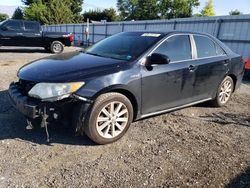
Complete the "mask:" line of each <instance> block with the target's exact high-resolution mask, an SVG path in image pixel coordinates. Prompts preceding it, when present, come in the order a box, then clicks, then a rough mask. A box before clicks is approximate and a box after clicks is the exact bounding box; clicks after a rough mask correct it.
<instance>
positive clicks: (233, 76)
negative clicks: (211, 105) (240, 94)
mask: <svg viewBox="0 0 250 188" xmlns="http://www.w3.org/2000/svg"><path fill="white" fill-rule="evenodd" d="M227 76H229V77H231V78H232V80H233V82H234V88H233V92H234V91H235V87H236V84H237V77H236V76H235V75H234V74H228V75H227Z"/></svg>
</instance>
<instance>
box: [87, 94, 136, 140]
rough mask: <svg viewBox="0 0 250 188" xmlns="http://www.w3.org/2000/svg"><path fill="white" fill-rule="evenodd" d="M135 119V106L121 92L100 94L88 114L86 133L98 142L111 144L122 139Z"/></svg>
mask: <svg viewBox="0 0 250 188" xmlns="http://www.w3.org/2000/svg"><path fill="white" fill-rule="evenodd" d="M132 120H133V106H132V104H131V102H130V100H129V99H128V98H127V97H126V96H124V95H122V94H120V93H113V92H112V93H106V94H103V95H100V96H99V97H98V98H97V99H96V101H95V103H94V105H93V107H92V108H91V109H90V112H89V113H88V114H87V117H86V121H85V125H84V131H85V134H86V135H87V136H88V137H89V138H90V139H91V140H93V141H94V142H96V143H98V144H109V143H112V142H115V141H117V140H118V139H120V138H121V137H122V136H123V135H124V134H125V133H126V132H127V130H128V128H129V126H130V124H131V123H132Z"/></svg>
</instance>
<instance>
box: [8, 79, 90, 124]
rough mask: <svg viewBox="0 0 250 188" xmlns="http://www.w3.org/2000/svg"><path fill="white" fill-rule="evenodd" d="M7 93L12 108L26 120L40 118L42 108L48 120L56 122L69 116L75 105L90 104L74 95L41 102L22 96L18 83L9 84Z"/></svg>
mask: <svg viewBox="0 0 250 188" xmlns="http://www.w3.org/2000/svg"><path fill="white" fill-rule="evenodd" d="M8 92H9V97H10V99H11V101H12V104H13V106H14V107H15V108H16V109H17V110H18V111H20V112H21V113H22V114H23V115H24V116H26V117H27V118H28V119H36V118H39V117H42V115H43V114H44V108H46V114H47V115H48V118H49V119H51V120H53V119H54V120H58V119H60V118H61V117H63V116H64V115H66V116H69V113H71V112H72V108H73V107H74V106H75V104H76V103H79V102H84V103H86V105H88V104H91V103H92V101H91V100H89V99H86V98H84V97H81V96H77V95H74V94H72V95H70V96H69V97H68V98H66V99H62V100H59V101H55V102H46V101H41V100H39V99H35V98H32V97H29V96H26V95H23V94H22V92H21V91H20V89H19V87H18V83H11V84H10V87H9V90H8Z"/></svg>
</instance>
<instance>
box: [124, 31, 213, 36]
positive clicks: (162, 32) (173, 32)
mask: <svg viewBox="0 0 250 188" xmlns="http://www.w3.org/2000/svg"><path fill="white" fill-rule="evenodd" d="M124 33H142V34H143V33H158V34H161V35H169V34H197V35H205V36H211V35H210V34H208V33H203V32H194V31H179V30H169V31H150V30H149V31H140V30H139V31H127V32H124Z"/></svg>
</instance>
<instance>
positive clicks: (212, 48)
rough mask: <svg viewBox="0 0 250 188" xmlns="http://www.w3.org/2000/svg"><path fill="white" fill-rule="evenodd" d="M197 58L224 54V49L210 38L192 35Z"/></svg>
mask: <svg viewBox="0 0 250 188" xmlns="http://www.w3.org/2000/svg"><path fill="white" fill-rule="evenodd" d="M194 40H195V44H196V48H197V55H198V58H203V57H211V56H216V55H222V54H224V51H223V50H222V49H221V47H219V46H218V45H217V44H215V43H214V42H213V41H212V40H211V39H209V38H208V37H205V36H199V35H194Z"/></svg>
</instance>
